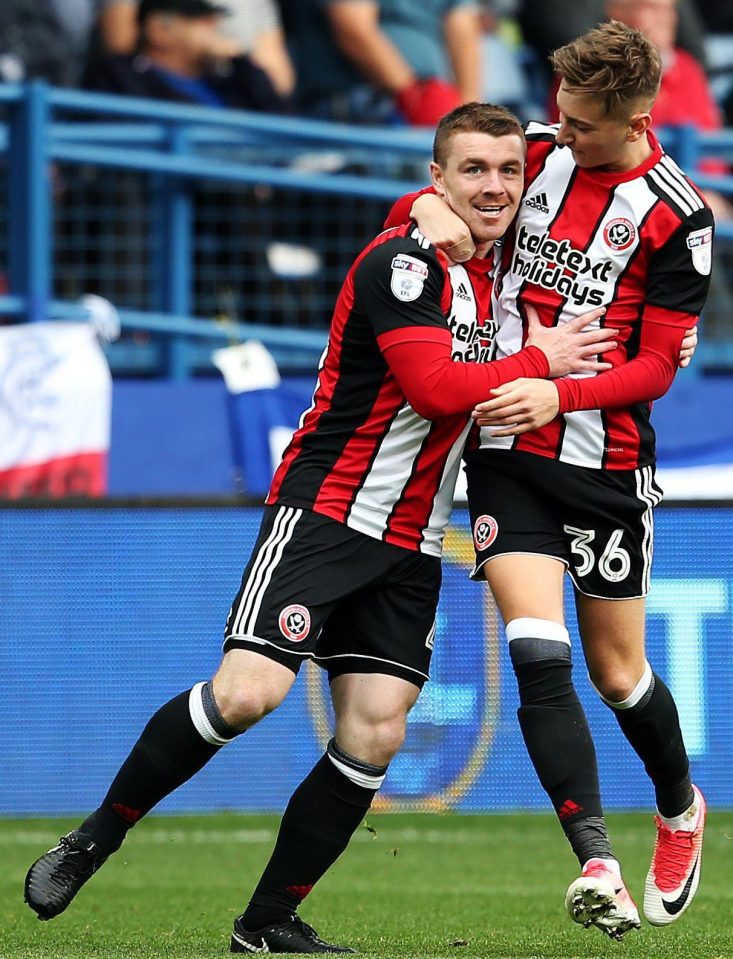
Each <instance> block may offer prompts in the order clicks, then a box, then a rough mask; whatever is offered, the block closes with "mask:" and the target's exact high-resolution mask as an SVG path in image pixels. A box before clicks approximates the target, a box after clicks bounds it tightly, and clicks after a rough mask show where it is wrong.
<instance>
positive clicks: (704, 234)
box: [687, 226, 713, 276]
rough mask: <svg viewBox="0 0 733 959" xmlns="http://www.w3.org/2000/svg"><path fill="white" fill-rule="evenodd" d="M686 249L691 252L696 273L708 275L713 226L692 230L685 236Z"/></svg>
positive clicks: (711, 261) (711, 252) (711, 255)
mask: <svg viewBox="0 0 733 959" xmlns="http://www.w3.org/2000/svg"><path fill="white" fill-rule="evenodd" d="M687 249H688V250H689V251H690V252H691V253H692V265H693V266H694V267H695V269H696V270H697V272H698V273H701V274H702V275H703V276H710V270H711V268H712V265H713V228H712V227H711V226H706V227H705V228H704V229H702V230H693V232H692V233H690V235H689V236H688V237H687Z"/></svg>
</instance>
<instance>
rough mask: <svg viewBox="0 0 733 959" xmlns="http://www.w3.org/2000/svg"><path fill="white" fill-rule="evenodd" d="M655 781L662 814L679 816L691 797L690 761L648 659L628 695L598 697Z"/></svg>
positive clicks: (667, 695)
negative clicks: (618, 699) (613, 698)
mask: <svg viewBox="0 0 733 959" xmlns="http://www.w3.org/2000/svg"><path fill="white" fill-rule="evenodd" d="M601 698H602V699H603V701H604V703H606V705H607V706H610V708H611V709H612V710H613V712H614V714H615V716H616V719H617V721H618V724H619V726H620V727H621V730H622V732H623V734H624V736H625V737H626V738H627V740H628V741H629V743H630V744H631V747H632V748H633V750H634V752H635V753H636V754H637V756H638V757H639V759H641V761H642V762H643V763H644V769H645V770H646V772H647V775H648V776H649V778H650V779H651V781H652V783H653V784H654V790H655V793H656V802H657V809H658V810H659V812H660V813H661V815H662V816H667V817H673V816H679V815H680V814H681V813H683V812H684V811H685V810H686V809H688V808H689V806H690V804H691V803H692V801H693V798H694V796H693V792H692V785H691V783H690V763H689V760H688V758H687V751H686V750H685V744H684V741H683V739H682V730H681V729H680V720H679V715H678V713H677V707H676V706H675V702H674V699H673V698H672V694H671V693H670V691H669V689H667V687H666V686H665V684H664V683H663V682H662V680H661V679H660V678H659V676H657V675H656V674H655V673H653V672H652V668H651V666H650V665H649V663H647V664H646V668H645V670H644V675H643V676H642V677H641V679H640V680H639V682H638V683H637V685H636V687H635V688H634V689H633V691H632V692H631V693H630V695H629V696H628V697H627V698H626V699H625V700H623V701H622V702H620V703H615V702H611V701H610V700H608V699H606V698H605V697H601Z"/></svg>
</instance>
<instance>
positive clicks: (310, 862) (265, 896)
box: [242, 740, 387, 931]
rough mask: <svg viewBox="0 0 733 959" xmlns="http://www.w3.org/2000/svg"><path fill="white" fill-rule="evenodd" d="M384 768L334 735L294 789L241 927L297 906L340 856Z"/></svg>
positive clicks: (264, 921) (261, 922) (258, 924)
mask: <svg viewBox="0 0 733 959" xmlns="http://www.w3.org/2000/svg"><path fill="white" fill-rule="evenodd" d="M386 772H387V768H386V766H385V767H384V768H381V767H377V766H372V765H370V764H368V763H363V762H361V761H360V760H358V759H356V758H355V757H353V756H349V755H348V754H346V753H344V752H343V751H342V750H340V749H339V747H338V746H337V745H336V743H335V742H334V740H331V742H330V743H329V744H328V751H327V753H326V755H325V756H322V757H321V759H319V761H318V762H317V763H316V765H315V766H314V767H313V769H312V770H311V771H310V773H309V774H308V775H307V776H306V778H305V779H304V780H303V782H302V783H301V784H300V786H298V788H297V789H296V790H295V792H294V793H293V795H292V797H291V799H290V802H289V803H288V806H287V809H286V810H285V814H284V815H283V818H282V822H281V823H280V831H279V833H278V837H277V842H276V843H275V849H274V850H273V853H272V856H271V857H270V861H269V862H268V864H267V866H266V867H265V871H264V873H263V874H262V878H261V879H260V881H259V883H258V884H257V888H256V889H255V891H254V893H253V895H252V899H251V900H250V903H249V905H248V906H247V908H246V910H245V912H244V915H243V916H242V922H243V924H244V927H245V929H248V930H250V931H254V930H257V929H262V928H263V927H264V926H266V925H268V924H269V923H272V922H277V921H278V920H280V919H282V918H284V917H285V916H289V915H291V914H292V913H294V912H295V911H296V909H297V908H298V906H299V905H300V903H301V902H302V900H303V899H304V898H305V897H306V896H307V895H308V893H309V892H310V891H311V889H312V888H313V886H314V885H315V884H316V882H318V880H319V879H320V878H321V876H322V875H323V874H324V873H325V872H326V871H327V869H328V868H329V867H330V866H331V865H332V864H333V863H334V862H336V860H337V859H338V857H339V856H340V855H341V853H342V852H343V851H344V849H346V846H347V845H348V843H349V840H350V839H351V836H352V835H353V833H354V831H355V830H356V828H357V827H358V825H359V823H360V822H361V821H362V819H363V818H364V816H365V815H366V812H367V810H368V809H369V807H370V805H371V804H372V800H373V799H374V796H375V795H376V792H377V789H378V788H379V786H380V785H381V782H382V780H383V779H384V776H385V773H386Z"/></svg>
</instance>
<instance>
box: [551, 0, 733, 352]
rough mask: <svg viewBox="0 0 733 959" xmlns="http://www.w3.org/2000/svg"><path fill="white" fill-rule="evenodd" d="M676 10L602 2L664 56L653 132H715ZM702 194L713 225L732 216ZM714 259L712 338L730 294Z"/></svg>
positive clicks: (718, 122) (715, 197)
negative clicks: (684, 128)
mask: <svg viewBox="0 0 733 959" xmlns="http://www.w3.org/2000/svg"><path fill="white" fill-rule="evenodd" d="M679 10H680V4H679V3H678V0H606V7H605V13H606V16H607V17H608V19H609V20H620V21H621V22H622V23H625V24H627V25H628V26H630V27H633V28H635V29H636V30H641V31H642V32H643V33H645V34H646V35H647V36H648V37H649V39H650V40H651V41H652V42H653V43H654V44H655V45H656V46H657V48H658V49H659V52H660V53H661V55H662V82H661V85H660V88H659V94H658V95H657V99H656V100H655V102H654V104H653V106H652V108H651V111H650V112H651V116H652V121H653V123H654V126H655V128H659V127H664V126H680V125H690V126H694V127H696V128H698V129H700V130H719V129H720V128H721V127H722V125H723V118H722V114H721V111H720V109H719V107H718V105H717V103H716V102H715V99H714V98H713V95H712V92H711V90H710V86H709V84H708V79H707V76H706V75H705V71H704V70H703V68H702V66H701V65H700V63H699V62H698V61H697V60H696V59H695V58H694V57H693V56H692V55H691V54H689V53H688V52H687V51H686V50H683V49H682V48H681V47H678V46H676V45H675V38H676V36H677V25H678V20H679ZM557 87H558V84H557V81H555V84H554V87H553V91H552V95H551V96H550V99H549V101H548V113H549V114H550V117H551V119H553V120H557V119H559V116H558V111H557V104H556V102H555V94H556V93H557ZM698 169H699V170H702V171H703V172H705V173H711V174H726V173H727V172H728V166H727V164H726V163H724V162H723V161H722V160H719V159H716V158H703V159H702V160H701V161H700V162H699V164H698ZM688 172H690V173H692V172H693V171H688ZM702 192H703V194H704V196H705V199H706V200H707V202H708V204H709V206H710V209H711V210H712V211H713V215H714V217H715V220H716V222H718V223H722V222H724V221H726V220H730V219H731V217H733V207H731V204H730V202H729V200H728V199H727V198H726V197H725V196H723V195H722V194H721V193H718V192H717V191H715V190H703V191H702ZM713 256H714V264H715V269H714V271H713V279H712V281H711V286H710V293H709V296H708V305H707V307H706V310H705V330H706V333H708V334H713V335H715V331H716V330H724V329H728V330H729V329H730V322H731V320H730V317H731V315H732V313H733V294H732V293H731V289H730V281H729V279H728V275H729V273H730V269H729V267H728V265H727V262H726V253H725V250H724V247H722V246H721V247H720V248H719V249H717V250H715V251H714V254H713Z"/></svg>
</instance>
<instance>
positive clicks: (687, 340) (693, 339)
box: [677, 326, 697, 369]
mask: <svg viewBox="0 0 733 959" xmlns="http://www.w3.org/2000/svg"><path fill="white" fill-rule="evenodd" d="M696 349H697V327H696V326H693V327H692V329H691V330H688V331H687V332H686V333H685V335H684V337H683V338H682V346H681V347H680V358H679V360H678V361H677V365H678V366H679V367H680V369H684V368H685V367H686V366H689V365H690V362H691V360H692V357H693V356H694V355H695V350H696Z"/></svg>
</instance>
